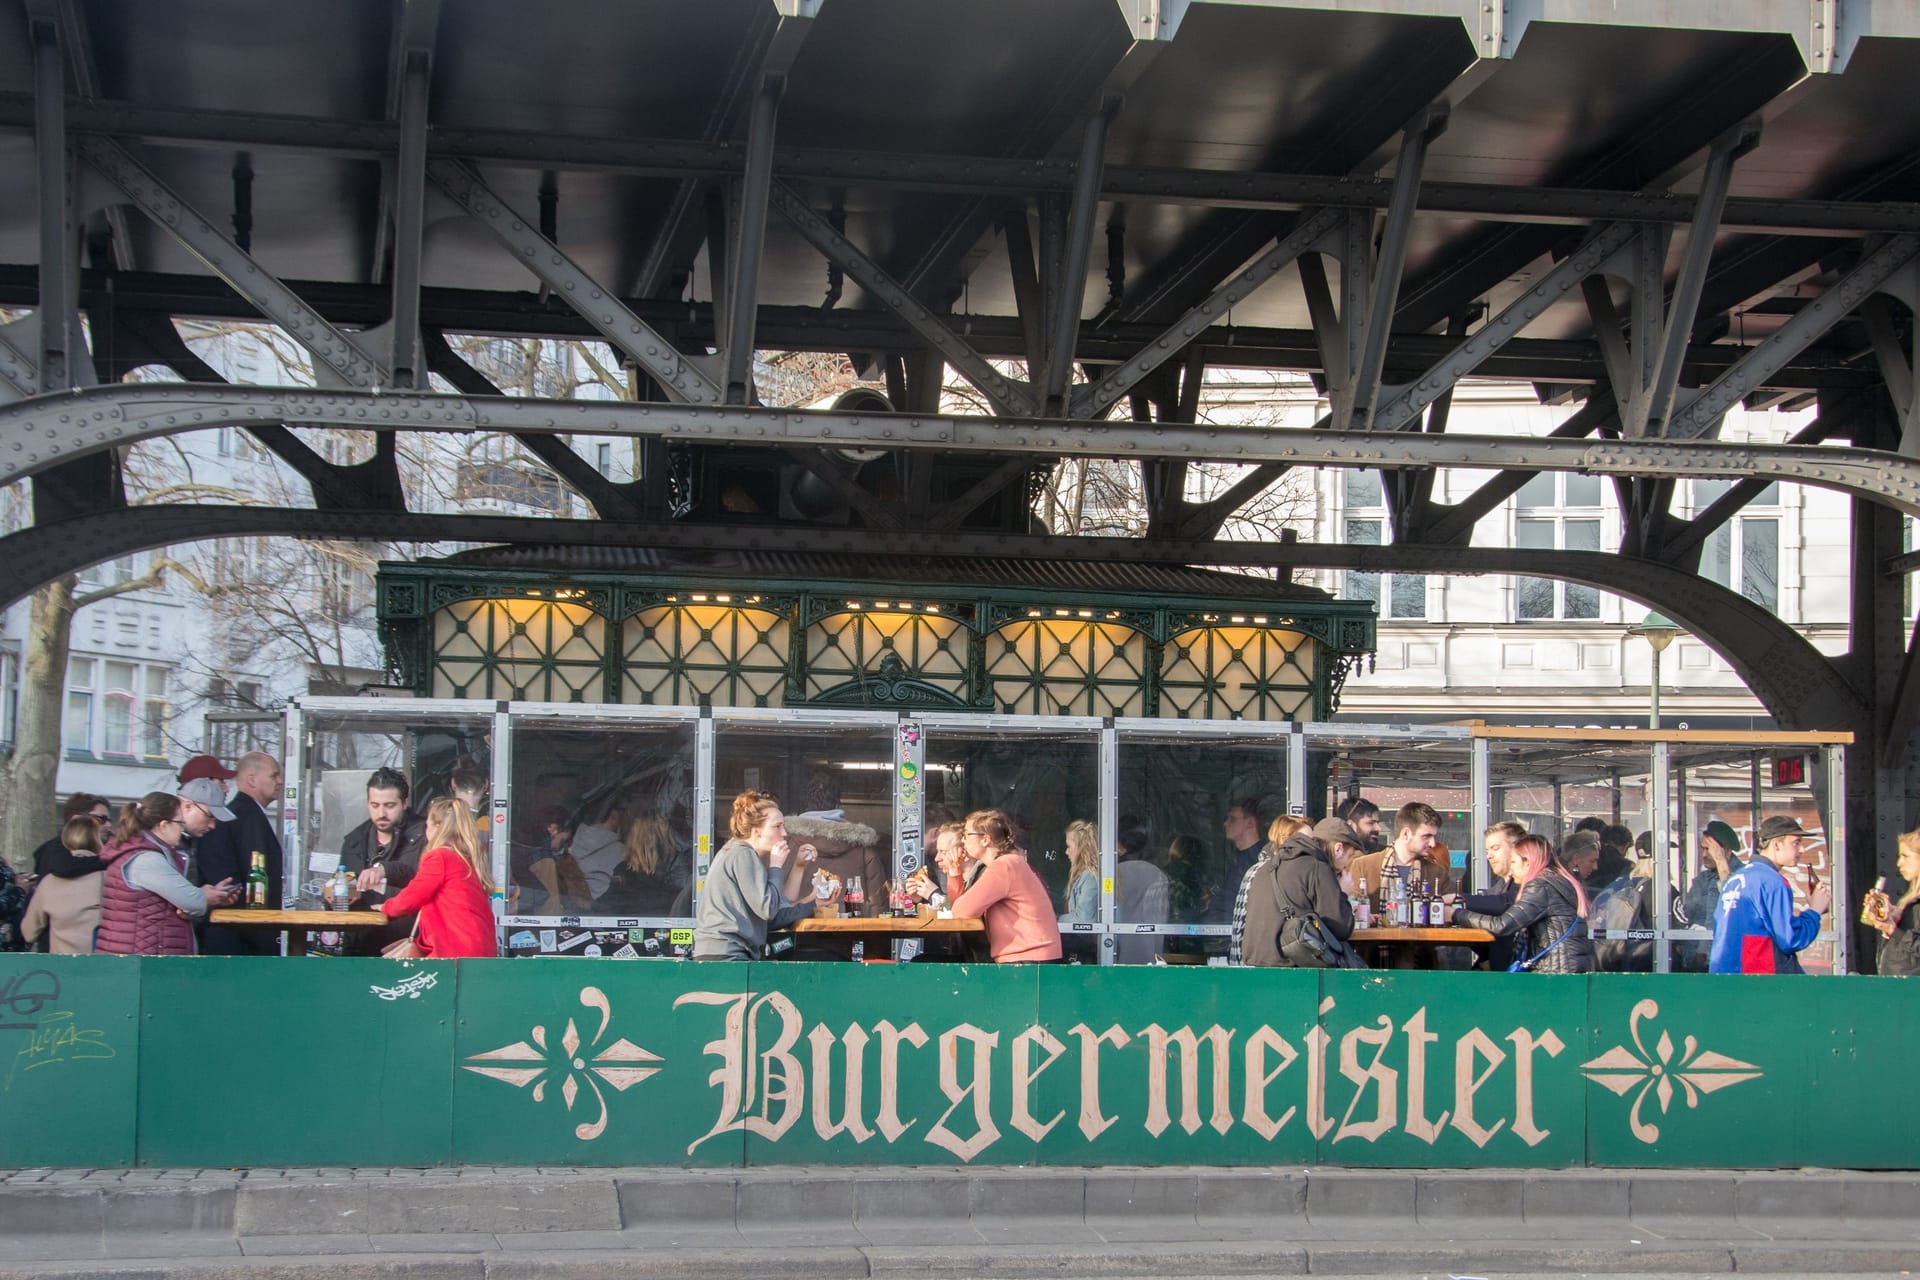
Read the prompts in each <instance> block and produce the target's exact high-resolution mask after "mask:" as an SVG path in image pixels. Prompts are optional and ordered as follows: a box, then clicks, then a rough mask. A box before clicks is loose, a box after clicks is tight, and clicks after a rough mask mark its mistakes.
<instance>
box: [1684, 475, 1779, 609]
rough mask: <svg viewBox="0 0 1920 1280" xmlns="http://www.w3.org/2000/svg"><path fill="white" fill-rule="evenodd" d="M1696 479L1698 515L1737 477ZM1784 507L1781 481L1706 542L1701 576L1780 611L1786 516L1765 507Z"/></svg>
mask: <svg viewBox="0 0 1920 1280" xmlns="http://www.w3.org/2000/svg"><path fill="white" fill-rule="evenodd" d="M1691 483H1692V485H1693V510H1694V514H1696V515H1698V514H1699V513H1700V512H1701V511H1703V510H1705V509H1706V508H1707V507H1708V506H1709V505H1711V504H1712V503H1713V502H1714V501H1715V500H1716V499H1718V498H1719V497H1720V496H1721V495H1722V494H1724V493H1726V492H1727V490H1729V489H1731V488H1732V487H1733V481H1731V480H1695V481H1692V482H1691ZM1779 505H1780V486H1779V484H1778V483H1777V482H1776V483H1774V484H1770V485H1768V486H1767V487H1766V488H1765V489H1763V490H1761V492H1760V495H1759V496H1758V497H1757V498H1755V499H1754V500H1753V501H1752V502H1751V503H1749V504H1748V505H1747V506H1746V507H1744V508H1742V510H1741V514H1740V515H1737V516H1735V517H1734V518H1733V519H1731V520H1729V521H1727V522H1726V523H1725V524H1723V525H1721V526H1720V527H1719V528H1718V529H1715V530H1714V531H1713V532H1712V533H1711V534H1709V535H1707V539H1706V541H1705V542H1703V543H1701V544H1700V576H1701V577H1703V578H1706V579H1707V580H1709V581H1711V582H1717V583H1719V584H1720V585H1721V586H1723V587H1729V588H1731V589H1733V590H1735V591H1738V592H1739V593H1740V594H1741V595H1743V596H1745V597H1746V598H1747V599H1749V600H1751V601H1753V602H1754V603H1755V604H1757V605H1759V606H1760V607H1761V608H1763V609H1765V610H1766V611H1767V612H1769V613H1778V612H1779V611H1780V517H1779V515H1778V514H1777V513H1776V512H1775V511H1767V510H1765V509H1766V508H1774V509H1776V511H1777V508H1778V507H1779Z"/></svg>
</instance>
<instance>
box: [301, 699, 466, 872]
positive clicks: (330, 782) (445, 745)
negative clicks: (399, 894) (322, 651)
mask: <svg viewBox="0 0 1920 1280" xmlns="http://www.w3.org/2000/svg"><path fill="white" fill-rule="evenodd" d="M341 703H345V704H346V706H345V707H344V708H340V704H341ZM329 704H331V705H329ZM483 707H484V708H485V709H484V710H482V709H481V708H483ZM335 708H340V709H335ZM300 711H301V713H302V718H301V722H300V730H301V734H302V741H301V744H300V749H299V751H298V753H297V755H298V758H297V762H294V763H290V765H289V772H290V773H295V771H296V770H297V773H296V775H295V777H293V778H290V779H289V780H290V781H292V782H294V783H295V789H294V791H293V793H294V795H295V796H297V797H298V800H297V802H296V803H297V806H298V807H297V809H296V810H295V811H294V812H292V813H289V814H286V815H285V817H284V818H283V823H284V825H285V829H286V830H287V831H289V832H290V833H293V834H294V835H295V839H294V840H292V841H287V842H286V844H287V845H288V848H287V849H286V855H287V866H286V881H285V883H286V885H287V892H288V894H289V896H292V897H294V898H295V899H296V901H297V902H298V903H299V905H302V906H318V905H319V904H320V897H319V895H320V892H321V887H322V881H323V880H324V879H325V877H326V876H327V875H328V874H329V873H330V872H331V871H332V870H333V869H334V867H335V866H337V865H338V863H339V859H340V846H341V842H342V841H343V840H344V839H345V838H346V835H347V833H348V832H349V831H351V830H353V829H354V828H355V827H357V826H359V825H360V824H361V823H363V822H365V821H367V777H368V775H369V774H371V773H372V772H373V771H374V770H375V769H381V768H386V769H397V770H399V772H400V773H401V774H402V775H404V776H405V777H406V778H407V780H408V784H409V788H410V789H409V795H408V804H409V806H410V807H411V808H412V809H413V810H414V811H415V812H416V813H420V812H425V810H426V806H427V802H428V801H430V800H432V799H433V798H434V797H435V796H444V795H448V794H451V786H450V780H451V779H452V777H453V775H454V773H455V772H456V771H458V772H461V773H463V774H464V773H468V772H471V773H473V774H475V775H476V776H478V777H479V778H482V779H486V778H490V777H491V776H492V770H493V743H492V735H493V716H492V714H491V712H492V706H491V704H485V703H482V704H476V703H471V702H467V703H449V702H437V703H436V702H427V701H413V700H408V699H395V700H392V701H387V700H377V701H375V700H362V699H326V700H319V699H314V700H310V701H309V702H308V703H307V704H304V705H303V706H302V707H301V708H300ZM479 816H481V815H476V817H479ZM483 830H484V827H483Z"/></svg>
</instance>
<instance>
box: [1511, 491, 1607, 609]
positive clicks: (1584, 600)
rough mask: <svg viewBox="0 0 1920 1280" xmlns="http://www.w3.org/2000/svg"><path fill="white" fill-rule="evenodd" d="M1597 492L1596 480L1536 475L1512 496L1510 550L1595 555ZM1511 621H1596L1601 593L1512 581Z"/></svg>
mask: <svg viewBox="0 0 1920 1280" xmlns="http://www.w3.org/2000/svg"><path fill="white" fill-rule="evenodd" d="M1601 492H1602V489H1601V485H1600V477H1599V476H1583V475H1571V474H1565V473H1555V472H1550V471H1543V472H1541V473H1540V474H1539V475H1537V476H1535V477H1534V478H1533V479H1531V480H1529V481H1527V483H1526V484H1525V485H1523V486H1522V487H1521V489H1520V492H1519V493H1517V494H1515V495H1514V506H1515V508H1517V510H1518V514H1517V515H1516V516H1515V517H1514V521H1513V545H1514V546H1515V547H1516V548H1519V549H1520V550H1524V551H1598V550H1599V549H1600V520H1601V505H1600V504H1601ZM1513 616H1514V619H1515V620H1516V621H1519V622H1592V621H1597V620H1598V619H1599V617H1600V593H1599V591H1597V590H1595V589H1594V588H1592V587H1583V586H1580V585H1579V584H1578V583H1572V582H1560V581H1558V580H1556V579H1552V578H1515V579H1514V582H1513Z"/></svg>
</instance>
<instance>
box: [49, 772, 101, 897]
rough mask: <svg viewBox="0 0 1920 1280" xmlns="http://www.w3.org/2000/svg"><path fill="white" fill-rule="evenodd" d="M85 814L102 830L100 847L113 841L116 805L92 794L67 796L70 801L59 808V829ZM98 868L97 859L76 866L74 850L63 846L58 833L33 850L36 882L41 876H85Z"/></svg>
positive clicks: (63, 828) (79, 793) (64, 827)
mask: <svg viewBox="0 0 1920 1280" xmlns="http://www.w3.org/2000/svg"><path fill="white" fill-rule="evenodd" d="M83 814H84V815H85V816H87V817H89V818H92V819H93V821H94V824H95V825H96V826H98V827H99V828H100V843H101V844H103V845H104V844H105V843H106V842H107V841H108V840H110V839H112V838H113V805H112V804H110V803H109V802H108V800H107V798H106V797H105V796H96V795H91V794H89V793H88V792H85V791H76V792H74V793H73V794H72V795H70V796H68V797H67V802H66V803H65V804H63V805H61V806H60V829H61V830H65V829H66V825H67V824H68V823H69V822H71V821H73V820H74V819H75V818H78V817H80V816H81V815H83ZM99 869H100V861H99V859H98V858H95V859H92V860H91V861H90V862H88V863H87V864H85V865H81V864H79V863H77V862H76V861H75V859H74V856H73V851H72V850H71V849H68V848H67V846H66V845H65V844H63V843H61V840H60V832H59V831H56V832H54V835H53V839H51V840H49V841H47V842H46V843H45V844H43V845H41V846H40V847H39V848H38V849H35V850H34V851H33V876H34V879H36V880H37V879H39V878H40V877H41V876H66V877H72V876H78V875H86V874H87V873H89V872H93V871H98V870H99Z"/></svg>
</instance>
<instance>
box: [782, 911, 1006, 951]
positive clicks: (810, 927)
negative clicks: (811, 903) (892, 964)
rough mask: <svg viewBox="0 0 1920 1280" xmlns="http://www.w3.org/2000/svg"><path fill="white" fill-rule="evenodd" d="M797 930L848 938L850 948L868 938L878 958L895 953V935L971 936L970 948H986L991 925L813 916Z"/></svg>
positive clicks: (916, 918)
mask: <svg viewBox="0 0 1920 1280" xmlns="http://www.w3.org/2000/svg"><path fill="white" fill-rule="evenodd" d="M793 932H794V933H796V934H807V935H809V937H810V939H811V940H812V941H814V942H816V943H819V942H825V941H826V940H827V939H829V938H832V939H836V940H837V939H842V938H844V939H846V942H847V945H848V950H849V951H851V949H852V946H851V944H852V943H853V942H855V941H860V942H864V943H866V944H867V946H868V949H869V951H870V952H872V953H876V954H874V955H873V958H874V959H876V960H877V959H883V958H885V957H887V956H889V955H891V954H892V951H891V948H887V947H886V944H887V943H889V942H891V941H892V940H893V939H895V938H962V939H968V940H970V941H968V942H967V943H966V945H967V948H968V950H969V951H974V950H978V949H982V948H984V946H985V940H986V932H987V926H986V924H985V922H983V921H980V920H963V919H959V918H950V919H946V920H942V919H940V917H938V916H927V917H921V916H812V917H809V918H808V919H805V920H800V921H797V922H795V924H794V926H793ZM972 939H978V940H979V941H978V942H974V941H971V940H972ZM981 958H983V959H984V958H985V957H984V954H982V956H981Z"/></svg>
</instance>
